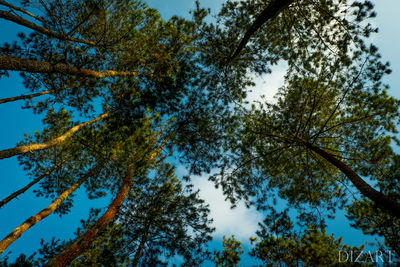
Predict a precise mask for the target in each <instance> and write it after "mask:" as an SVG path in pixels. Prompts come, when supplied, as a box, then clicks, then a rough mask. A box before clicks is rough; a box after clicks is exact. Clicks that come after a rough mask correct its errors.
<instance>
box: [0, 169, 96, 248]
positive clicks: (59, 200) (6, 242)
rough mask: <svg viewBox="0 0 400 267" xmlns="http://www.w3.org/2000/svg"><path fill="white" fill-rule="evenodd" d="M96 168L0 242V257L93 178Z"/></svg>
mask: <svg viewBox="0 0 400 267" xmlns="http://www.w3.org/2000/svg"><path fill="white" fill-rule="evenodd" d="M96 169H97V168H96V167H94V168H92V169H91V170H90V171H89V172H88V173H87V174H86V175H85V176H83V177H82V178H80V179H79V180H78V182H76V183H75V184H73V185H72V186H71V187H70V188H68V189H67V190H65V191H64V192H63V193H62V194H61V195H60V196H59V197H58V198H57V199H56V200H55V201H54V202H53V203H51V204H50V205H49V206H48V207H47V208H45V209H43V210H42V211H40V212H39V213H37V214H36V215H34V216H32V217H30V218H29V219H27V220H26V221H25V222H23V223H22V224H21V225H20V226H18V227H17V228H15V229H14V230H13V231H12V232H11V233H10V234H9V235H8V236H6V237H5V238H4V239H3V240H2V241H0V255H1V254H2V253H3V252H4V250H6V249H7V248H8V247H9V246H10V245H11V244H12V243H13V242H14V241H15V240H17V239H18V238H19V237H20V236H21V235H22V234H23V233H24V232H26V231H27V230H28V229H29V228H31V227H32V226H34V225H35V224H37V223H38V222H40V221H41V220H43V219H44V218H46V217H47V216H49V215H50V214H51V213H53V212H54V211H55V210H56V209H57V208H58V207H59V206H60V205H61V204H62V203H63V202H64V200H66V199H67V198H68V197H69V196H70V195H71V194H72V193H73V192H74V191H75V190H76V189H77V188H79V187H80V186H81V185H82V184H83V183H84V182H85V181H86V180H87V179H89V177H91V176H92V175H93V174H94V173H95V171H96Z"/></svg>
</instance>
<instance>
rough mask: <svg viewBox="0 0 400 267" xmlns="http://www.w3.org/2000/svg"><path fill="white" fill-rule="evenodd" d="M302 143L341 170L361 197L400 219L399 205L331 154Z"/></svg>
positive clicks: (304, 142)
mask: <svg viewBox="0 0 400 267" xmlns="http://www.w3.org/2000/svg"><path fill="white" fill-rule="evenodd" d="M302 143H303V144H304V145H305V146H306V147H307V148H309V149H310V150H312V151H314V152H315V153H317V154H318V155H320V156H321V157H323V158H324V159H325V160H327V161H328V162H330V163H331V164H332V165H334V166H335V167H336V168H338V169H339V170H341V171H342V172H343V173H344V174H345V175H346V176H347V178H349V180H350V181H351V183H352V184H353V185H354V186H355V187H356V188H357V189H358V190H359V191H360V193H361V194H362V195H363V196H365V197H367V198H369V199H370V200H372V201H373V202H374V203H376V204H377V205H378V206H380V207H381V208H382V209H383V210H386V211H388V212H390V213H391V214H392V215H394V216H395V217H397V218H399V219H400V204H399V203H397V202H396V201H393V200H392V199H390V198H389V197H387V196H386V195H384V194H382V193H381V192H379V191H377V190H375V189H374V188H373V187H371V186H370V185H369V184H368V183H366V182H365V181H364V180H363V179H362V178H361V177H360V176H359V175H358V174H357V173H356V172H355V171H353V170H352V169H351V168H350V167H349V166H347V165H346V164H345V163H344V162H342V161H340V160H339V159H337V158H336V157H335V156H333V155H332V154H330V153H328V152H326V151H325V150H323V149H321V148H319V147H317V146H315V145H313V144H311V143H308V142H306V141H302Z"/></svg>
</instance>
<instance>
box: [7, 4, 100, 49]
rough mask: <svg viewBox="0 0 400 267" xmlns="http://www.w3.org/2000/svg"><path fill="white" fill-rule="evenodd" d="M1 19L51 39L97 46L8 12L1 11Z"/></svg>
mask: <svg viewBox="0 0 400 267" xmlns="http://www.w3.org/2000/svg"><path fill="white" fill-rule="evenodd" d="M0 18H2V19H5V20H8V21H12V22H14V23H17V24H19V25H21V26H24V27H27V28H30V29H32V30H34V31H37V32H40V33H42V34H44V35H47V36H49V37H53V38H57V39H59V40H62V41H72V42H75V43H82V44H86V45H91V46H95V45H96V43H95V42H91V41H87V40H82V39H78V38H74V37H71V36H66V35H64V34H59V33H57V32H54V31H52V30H49V29H46V28H44V27H40V26H38V25H36V24H35V23H33V22H30V21H29V20H26V19H24V18H21V17H18V16H15V15H13V14H11V13H10V12H7V11H3V10H0Z"/></svg>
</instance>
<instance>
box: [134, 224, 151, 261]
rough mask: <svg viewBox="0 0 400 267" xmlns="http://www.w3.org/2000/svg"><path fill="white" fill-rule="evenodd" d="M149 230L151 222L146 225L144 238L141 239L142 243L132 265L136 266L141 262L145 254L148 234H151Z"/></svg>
mask: <svg viewBox="0 0 400 267" xmlns="http://www.w3.org/2000/svg"><path fill="white" fill-rule="evenodd" d="M149 230H150V223H149V224H147V225H146V229H145V232H144V234H143V235H142V238H141V239H140V244H139V246H138V249H137V250H136V253H135V256H134V257H133V260H132V267H136V266H138V264H139V261H140V258H141V257H142V254H143V250H144V246H145V244H146V242H147V236H148V235H149Z"/></svg>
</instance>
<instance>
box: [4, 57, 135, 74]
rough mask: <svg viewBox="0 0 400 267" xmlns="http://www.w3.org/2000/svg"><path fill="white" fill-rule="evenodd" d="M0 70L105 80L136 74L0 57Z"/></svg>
mask: <svg viewBox="0 0 400 267" xmlns="http://www.w3.org/2000/svg"><path fill="white" fill-rule="evenodd" d="M0 69H2V70H15V71H27V72H32V73H61V74H69V75H76V76H81V77H93V78H106V77H116V76H136V75H138V73H137V72H131V71H114V70H105V71H95V70H89V69H80V68H77V67H74V66H70V65H67V64H64V63H51V62H45V61H37V60H31V59H22V58H18V57H12V56H0Z"/></svg>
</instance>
